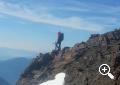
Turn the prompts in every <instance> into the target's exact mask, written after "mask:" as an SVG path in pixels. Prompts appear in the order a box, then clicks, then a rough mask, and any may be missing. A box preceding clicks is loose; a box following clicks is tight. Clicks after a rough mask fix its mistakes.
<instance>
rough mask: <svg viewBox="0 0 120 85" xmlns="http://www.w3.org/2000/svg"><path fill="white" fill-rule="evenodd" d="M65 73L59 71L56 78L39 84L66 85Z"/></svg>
mask: <svg viewBox="0 0 120 85" xmlns="http://www.w3.org/2000/svg"><path fill="white" fill-rule="evenodd" d="M64 78H65V73H58V74H57V75H56V76H55V79H54V80H49V81H47V82H44V83H42V84H39V85H64Z"/></svg>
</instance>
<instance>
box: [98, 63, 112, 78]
mask: <svg viewBox="0 0 120 85" xmlns="http://www.w3.org/2000/svg"><path fill="white" fill-rule="evenodd" d="M99 72H100V74H102V75H108V76H109V77H110V78H111V79H114V76H113V75H112V74H111V73H110V67H109V65H107V64H102V65H100V67H99Z"/></svg>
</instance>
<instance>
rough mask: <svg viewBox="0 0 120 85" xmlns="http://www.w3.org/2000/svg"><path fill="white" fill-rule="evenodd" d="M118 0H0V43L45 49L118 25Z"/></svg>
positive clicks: (71, 42)
mask: <svg viewBox="0 0 120 85" xmlns="http://www.w3.org/2000/svg"><path fill="white" fill-rule="evenodd" d="M119 4H120V1H119V0H0V47H7V48H15V49H24V50H28V51H37V52H46V51H50V50H52V49H54V44H53V43H54V42H55V41H56V33H57V32H58V31H62V32H64V33H65V40H64V42H63V47H64V46H73V45H74V44H75V43H77V42H81V41H86V40H87V39H88V38H89V36H90V34H92V33H104V32H107V31H111V30H114V29H115V28H118V27H120V23H119V22H120V16H119V15H120V6H119Z"/></svg>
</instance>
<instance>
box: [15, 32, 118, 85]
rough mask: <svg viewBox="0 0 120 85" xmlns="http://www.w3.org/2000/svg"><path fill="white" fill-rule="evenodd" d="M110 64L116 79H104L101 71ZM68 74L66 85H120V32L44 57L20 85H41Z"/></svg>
mask: <svg viewBox="0 0 120 85" xmlns="http://www.w3.org/2000/svg"><path fill="white" fill-rule="evenodd" d="M104 63H105V64H108V65H109V66H110V67H111V73H112V74H113V75H114V76H115V79H114V80H111V79H110V78H109V77H108V76H102V75H101V74H100V73H99V71H98V68H99V66H100V65H101V64H104ZM60 72H65V73H66V77H65V85H120V30H115V31H112V32H108V33H105V34H102V35H99V34H95V35H92V36H91V37H90V39H89V40H88V41H87V42H82V43H77V44H75V45H74V46H73V47H72V48H69V47H65V48H64V49H63V50H61V51H60V52H57V51H53V52H51V53H46V54H40V55H39V56H37V58H35V59H34V60H33V62H32V63H31V64H30V66H29V67H28V68H26V70H25V72H24V73H23V74H22V75H21V77H20V79H19V80H18V82H17V85H38V84H40V83H42V82H45V81H47V80H50V79H53V78H54V76H55V75H56V74H57V73H60Z"/></svg>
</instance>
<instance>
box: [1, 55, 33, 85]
mask: <svg viewBox="0 0 120 85" xmlns="http://www.w3.org/2000/svg"><path fill="white" fill-rule="evenodd" d="M31 60H32V59H28V58H23V57H21V58H14V59H9V60H5V61H0V77H1V78H0V85H15V83H16V81H17V80H18V79H19V76H20V74H21V73H22V72H23V71H24V69H25V68H26V67H27V66H28V65H29V64H30V62H31ZM3 80H4V81H3ZM5 82H6V83H5ZM2 83H4V84H2Z"/></svg>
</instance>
